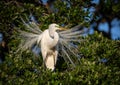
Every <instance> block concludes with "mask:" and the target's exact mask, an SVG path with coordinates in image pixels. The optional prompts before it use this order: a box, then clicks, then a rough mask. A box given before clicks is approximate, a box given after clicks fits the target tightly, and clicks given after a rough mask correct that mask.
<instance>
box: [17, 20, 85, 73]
mask: <svg viewBox="0 0 120 85" xmlns="http://www.w3.org/2000/svg"><path fill="white" fill-rule="evenodd" d="M22 21H23V23H24V25H25V27H26V30H27V31H22V30H20V31H19V32H20V35H21V36H22V40H23V41H22V42H21V44H20V47H19V49H20V50H21V51H25V50H27V49H32V47H33V46H35V45H38V46H39V47H40V48H41V53H42V57H43V61H44V64H45V66H46V67H47V68H48V69H51V70H52V71H53V70H54V69H55V65H56V62H57V59H58V56H61V57H63V58H64V60H65V61H66V62H67V63H68V64H70V63H71V64H72V65H73V66H75V63H76V61H74V60H75V58H77V60H79V54H78V53H79V49H78V46H77V44H79V43H80V40H81V39H80V36H81V34H82V33H84V31H83V30H81V28H82V27H81V25H78V26H75V27H73V28H71V29H68V30H64V28H61V27H60V26H59V25H57V24H55V23H53V24H50V25H49V27H48V29H46V30H45V31H41V30H40V28H39V27H38V25H37V24H36V23H35V22H30V23H26V22H25V21H24V20H23V19H22ZM60 30H62V31H60ZM75 44H76V45H75ZM60 51H61V52H60Z"/></svg>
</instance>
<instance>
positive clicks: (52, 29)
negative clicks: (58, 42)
mask: <svg viewBox="0 0 120 85" xmlns="http://www.w3.org/2000/svg"><path fill="white" fill-rule="evenodd" d="M61 30H65V28H62V27H60V26H59V25H58V24H55V23H53V24H50V25H49V33H50V36H51V37H52V38H54V32H56V31H61Z"/></svg>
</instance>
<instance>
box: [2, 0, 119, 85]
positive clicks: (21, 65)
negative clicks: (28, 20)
mask: <svg viewBox="0 0 120 85" xmlns="http://www.w3.org/2000/svg"><path fill="white" fill-rule="evenodd" d="M26 2H27V1H26ZM26 2H25V3H22V2H18V1H17V0H13V1H9V2H5V1H3V0H2V1H0V9H1V12H0V15H2V16H0V19H1V21H0V24H1V27H0V31H1V32H3V33H5V36H7V37H6V39H9V41H8V48H9V52H8V53H6V56H5V61H4V62H3V63H1V64H0V85H1V84H2V85H21V84H23V85H59V84H61V85H76V84H78V85H79V84H81V85H98V84H100V85H119V84H120V83H119V81H120V68H119V65H120V52H119V51H120V41H113V40H109V39H107V38H105V37H103V36H102V34H98V33H97V32H95V34H94V35H89V36H87V37H86V38H84V41H83V42H81V44H80V45H79V46H80V53H81V58H80V65H78V66H76V68H74V69H71V67H67V65H66V63H65V62H63V64H62V65H61V67H60V68H59V67H58V68H57V70H56V72H51V71H50V70H47V69H45V68H44V66H43V65H42V57H41V56H35V55H34V54H32V53H31V52H29V51H26V52H23V53H20V52H19V53H16V50H17V49H18V47H17V46H18V44H19V39H18V37H16V36H17V31H16V30H17V28H15V29H14V28H13V27H12V24H15V25H16V26H19V27H20V28H21V29H23V28H22V25H21V20H20V16H22V17H23V18H24V19H25V16H27V15H29V14H30V13H32V14H33V15H35V16H36V18H37V20H38V22H39V23H40V28H41V29H42V30H44V29H46V28H47V26H48V24H50V23H53V22H55V23H58V24H60V25H61V24H65V25H68V27H70V26H74V25H77V24H80V23H82V22H84V16H87V12H84V11H83V10H82V7H83V6H86V5H87V4H89V2H88V1H86V2H85V1H83V0H71V2H70V4H71V7H66V5H67V3H66V2H61V0H57V1H56V2H55V3H54V6H55V7H56V9H58V12H55V13H48V10H47V9H46V8H45V7H43V6H41V5H40V6H36V5H35V4H33V3H26ZM61 6H62V7H61ZM27 17H28V16H27ZM85 26H89V23H85ZM11 29H12V31H11V32H12V33H11V32H9V31H10V30H11ZM8 36H9V37H8ZM102 59H107V62H103V61H101V60H102ZM60 64H61V63H60Z"/></svg>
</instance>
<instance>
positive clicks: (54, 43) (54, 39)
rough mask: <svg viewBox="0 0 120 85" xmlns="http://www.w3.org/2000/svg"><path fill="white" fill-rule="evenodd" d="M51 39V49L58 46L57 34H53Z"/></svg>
mask: <svg viewBox="0 0 120 85" xmlns="http://www.w3.org/2000/svg"><path fill="white" fill-rule="evenodd" d="M52 39H53V42H52V46H51V47H55V46H56V45H57V44H58V40H59V35H58V33H57V32H54V37H53V38H52Z"/></svg>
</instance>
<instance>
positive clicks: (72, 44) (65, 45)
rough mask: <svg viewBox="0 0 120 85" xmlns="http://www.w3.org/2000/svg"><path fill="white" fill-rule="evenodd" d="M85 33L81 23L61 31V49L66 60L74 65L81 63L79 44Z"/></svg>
mask: <svg viewBox="0 0 120 85" xmlns="http://www.w3.org/2000/svg"><path fill="white" fill-rule="evenodd" d="M84 33H85V30H84V29H83V27H82V26H81V25H77V26H75V27H73V28H71V29H69V30H66V31H61V32H59V36H60V40H59V45H60V50H61V54H59V55H60V56H62V57H63V58H64V60H65V61H66V62H67V63H68V64H69V63H71V64H72V65H73V66H74V67H75V66H76V64H78V63H79V60H80V52H79V44H80V42H81V41H82V39H81V36H83V35H82V34H84Z"/></svg>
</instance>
